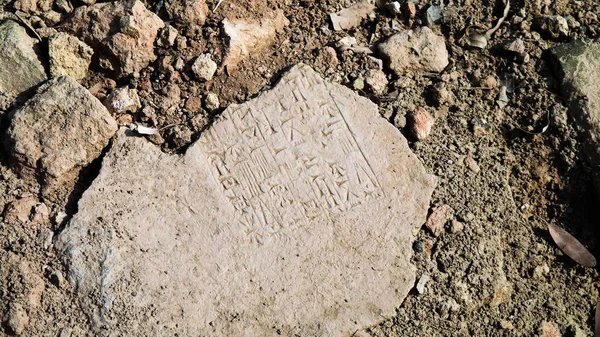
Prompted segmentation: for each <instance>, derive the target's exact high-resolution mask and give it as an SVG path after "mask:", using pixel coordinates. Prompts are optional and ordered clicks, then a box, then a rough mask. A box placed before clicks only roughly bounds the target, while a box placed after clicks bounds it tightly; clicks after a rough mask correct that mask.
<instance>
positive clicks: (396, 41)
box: [379, 27, 450, 76]
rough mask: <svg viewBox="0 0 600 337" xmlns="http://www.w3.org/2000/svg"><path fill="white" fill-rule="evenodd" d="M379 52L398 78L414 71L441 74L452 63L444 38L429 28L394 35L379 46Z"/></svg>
mask: <svg viewBox="0 0 600 337" xmlns="http://www.w3.org/2000/svg"><path fill="white" fill-rule="evenodd" d="M379 52H380V54H381V56H382V57H383V58H384V59H385V60H386V61H387V63H388V66H389V67H390V69H392V70H393V71H394V73H396V75H398V76H402V75H404V74H405V73H408V72H414V71H433V72H440V71H442V70H444V68H446V66H447V65H448V63H449V62H450V61H449V60H448V51H447V50H446V42H445V41H444V37H443V36H439V35H436V34H435V33H434V32H433V31H432V30H431V29H429V28H428V27H419V28H417V29H414V30H405V31H402V32H400V33H397V34H394V35H392V36H391V37H390V38H388V39H387V40H386V41H385V42H383V43H381V44H380V45H379Z"/></svg>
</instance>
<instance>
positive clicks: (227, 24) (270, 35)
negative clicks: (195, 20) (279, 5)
mask: <svg viewBox="0 0 600 337" xmlns="http://www.w3.org/2000/svg"><path fill="white" fill-rule="evenodd" d="M289 23H290V22H289V20H288V19H287V18H286V17H285V15H284V13H283V11H282V10H278V11H276V12H274V13H272V14H271V15H268V16H266V17H265V18H263V19H261V20H260V21H255V22H250V21H247V20H241V19H238V20H229V19H224V20H223V31H224V33H225V35H226V36H227V38H228V39H229V45H228V49H227V55H226V56H225V60H223V67H226V68H227V69H228V70H229V71H232V70H234V69H235V68H236V67H237V65H238V63H240V62H241V61H242V60H244V59H246V58H247V57H248V56H250V55H252V54H253V53H256V52H258V51H260V50H261V49H263V48H265V47H267V46H269V44H271V43H273V40H274V39H275V36H276V35H277V33H278V32H280V31H282V30H283V28H284V27H285V26H287V25H288V24H289Z"/></svg>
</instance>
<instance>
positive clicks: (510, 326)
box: [500, 319, 515, 330]
mask: <svg viewBox="0 0 600 337" xmlns="http://www.w3.org/2000/svg"><path fill="white" fill-rule="evenodd" d="M500 327H501V328H502V330H514V329H515V326H514V324H513V323H512V322H511V321H507V320H504V319H503V320H501V321H500Z"/></svg>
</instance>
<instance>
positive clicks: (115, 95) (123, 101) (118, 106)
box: [103, 87, 142, 114]
mask: <svg viewBox="0 0 600 337" xmlns="http://www.w3.org/2000/svg"><path fill="white" fill-rule="evenodd" d="M103 103H104V106H105V107H106V108H107V109H108V111H110V112H111V113H114V114H123V113H128V112H129V113H135V112H137V111H138V110H139V109H141V108H142V104H141V103H140V98H139V96H138V94H137V90H135V89H129V88H127V87H124V88H117V89H115V90H113V91H112V92H111V93H110V95H108V96H107V97H106V99H105V100H104V102H103Z"/></svg>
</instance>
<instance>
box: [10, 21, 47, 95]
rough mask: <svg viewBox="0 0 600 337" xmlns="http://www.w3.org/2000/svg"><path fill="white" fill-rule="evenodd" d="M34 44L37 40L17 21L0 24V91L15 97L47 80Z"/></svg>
mask: <svg viewBox="0 0 600 337" xmlns="http://www.w3.org/2000/svg"><path fill="white" fill-rule="evenodd" d="M36 46H37V41H36V40H35V39H33V38H31V37H29V35H27V32H26V31H25V28H23V27H21V26H20V25H19V24H18V23H16V22H14V21H5V22H3V23H2V24H1V25H0V93H4V94H7V95H9V96H12V97H14V96H16V95H18V94H20V93H22V92H23V91H26V90H28V89H30V88H31V87H34V86H36V85H38V84H39V83H41V82H43V81H45V80H46V71H45V70H44V66H43V65H42V63H41V62H40V60H39V59H38V57H37V55H36V53H35V48H36ZM16 74H18V76H16Z"/></svg>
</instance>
